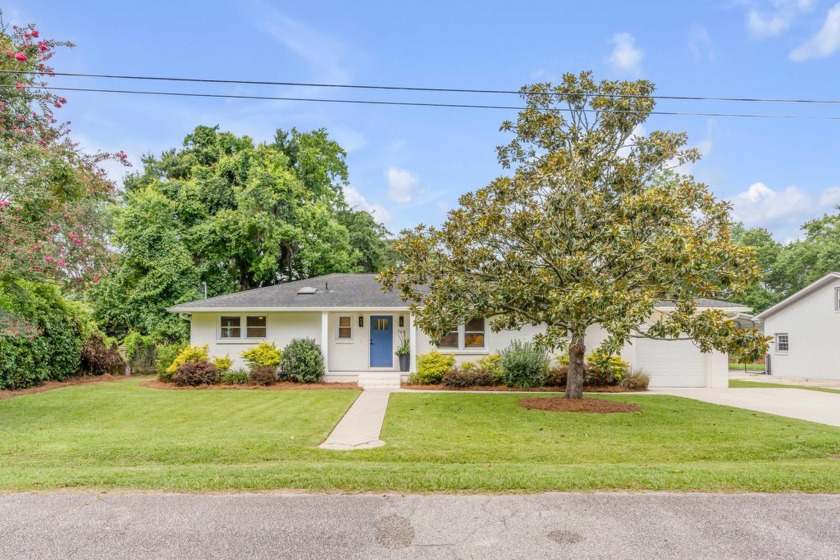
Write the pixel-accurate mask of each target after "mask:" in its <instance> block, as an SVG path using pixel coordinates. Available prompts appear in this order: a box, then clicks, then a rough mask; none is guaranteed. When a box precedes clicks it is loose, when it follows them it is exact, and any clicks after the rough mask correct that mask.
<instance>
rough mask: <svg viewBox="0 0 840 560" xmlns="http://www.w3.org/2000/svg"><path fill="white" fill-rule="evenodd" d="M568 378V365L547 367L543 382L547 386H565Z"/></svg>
mask: <svg viewBox="0 0 840 560" xmlns="http://www.w3.org/2000/svg"><path fill="white" fill-rule="evenodd" d="M568 378H569V366H559V367H553V368H549V369H548V371H547V372H546V374H545V384H546V386H548V387H565V386H566V381H567V380H568Z"/></svg>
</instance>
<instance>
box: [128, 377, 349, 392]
mask: <svg viewBox="0 0 840 560" xmlns="http://www.w3.org/2000/svg"><path fill="white" fill-rule="evenodd" d="M140 386H142V387H148V388H149V389H170V390H173V391H201V390H207V389H232V390H239V391H313V390H319V389H355V390H357V391H361V390H362V388H361V387H359V386H358V385H357V384H355V383H292V382H291V381H282V382H280V383H275V384H274V385H267V386H263V385H221V384H220V385H198V386H196V387H176V386H175V384H174V383H164V382H163V381H158V380H157V379H151V380H149V381H144V382H142V383H140Z"/></svg>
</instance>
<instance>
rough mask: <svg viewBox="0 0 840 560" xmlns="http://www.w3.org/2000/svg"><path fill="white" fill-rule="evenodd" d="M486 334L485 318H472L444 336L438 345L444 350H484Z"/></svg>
mask: <svg viewBox="0 0 840 560" xmlns="http://www.w3.org/2000/svg"><path fill="white" fill-rule="evenodd" d="M484 335H485V321H484V319H471V320H470V321H468V322H467V323H466V324H461V325H458V329H457V330H453V331H450V332H449V333H448V334H446V335H445V336H443V338H441V339H440V340H439V341H438V343H437V347H438V348H441V349H444V350H483V349H484Z"/></svg>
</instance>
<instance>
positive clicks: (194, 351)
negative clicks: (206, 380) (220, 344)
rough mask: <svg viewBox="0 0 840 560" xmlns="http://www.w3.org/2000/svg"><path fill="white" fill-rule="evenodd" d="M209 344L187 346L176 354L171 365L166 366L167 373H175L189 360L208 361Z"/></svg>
mask: <svg viewBox="0 0 840 560" xmlns="http://www.w3.org/2000/svg"><path fill="white" fill-rule="evenodd" d="M207 350H208V348H207V345H206V344H205V345H204V346H187V347H185V348H184V349H183V350H181V351H180V352H178V355H177V356H175V359H174V360H172V363H171V364H169V367H167V368H166V372H167V373H175V372H176V371H178V368H179V367H181V366H182V365H184V364H186V363H189V362H198V361H207V358H208V356H207Z"/></svg>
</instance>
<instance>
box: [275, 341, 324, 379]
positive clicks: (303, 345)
mask: <svg viewBox="0 0 840 560" xmlns="http://www.w3.org/2000/svg"><path fill="white" fill-rule="evenodd" d="M280 373H281V375H282V376H283V379H288V380H290V381H295V382H297V383H317V382H318V381H321V380H323V379H324V355H323V354H321V347H320V346H318V344H317V343H316V342H315V341H314V340H313V339H311V338H295V339H293V340H292V341H291V342H290V343H289V344H288V345H287V346H286V347H285V348H284V349H283V358H282V359H281V360H280Z"/></svg>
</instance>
